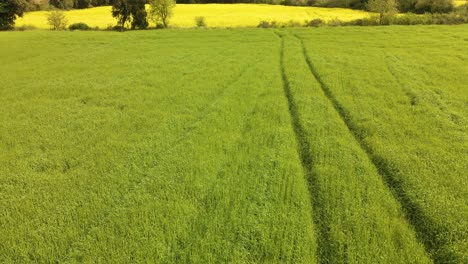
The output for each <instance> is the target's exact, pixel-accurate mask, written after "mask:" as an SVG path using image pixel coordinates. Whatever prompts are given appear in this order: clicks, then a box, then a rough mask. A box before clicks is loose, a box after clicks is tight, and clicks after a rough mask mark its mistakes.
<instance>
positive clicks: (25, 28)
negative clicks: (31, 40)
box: [15, 25, 37, 31]
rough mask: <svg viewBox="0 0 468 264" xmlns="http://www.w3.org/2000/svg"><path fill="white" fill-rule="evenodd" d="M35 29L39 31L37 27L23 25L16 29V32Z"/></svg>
mask: <svg viewBox="0 0 468 264" xmlns="http://www.w3.org/2000/svg"><path fill="white" fill-rule="evenodd" d="M33 29H37V27H36V26H34V25H21V26H19V27H15V30H18V31H25V30H33Z"/></svg>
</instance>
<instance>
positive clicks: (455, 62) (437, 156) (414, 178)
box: [296, 26, 468, 263]
mask: <svg viewBox="0 0 468 264" xmlns="http://www.w3.org/2000/svg"><path fill="white" fill-rule="evenodd" d="M296 32H297V34H298V35H299V36H300V37H301V38H304V43H305V47H306V49H307V56H308V58H309V59H310V61H312V62H313V64H314V67H315V68H316V71H317V72H319V73H320V79H321V81H322V83H323V84H324V85H325V86H326V87H327V89H329V93H330V96H331V97H332V99H333V100H334V101H335V104H336V105H337V106H338V108H339V109H338V112H341V116H342V118H343V119H344V120H346V122H347V123H348V126H349V128H350V129H351V130H352V133H353V134H354V135H355V137H356V138H357V140H358V141H359V142H360V143H361V145H363V149H365V150H366V151H367V152H368V153H369V155H370V157H371V159H372V160H373V161H374V163H375V164H376V166H377V167H378V168H379V171H380V173H381V174H382V176H383V177H384V178H386V179H385V180H386V181H387V185H389V188H390V189H392V190H393V192H394V193H395V196H396V197H397V199H399V200H400V203H401V204H402V206H403V207H404V209H405V211H406V214H407V216H408V218H409V219H410V221H411V222H412V223H413V225H414V226H415V227H416V229H417V231H418V233H419V237H420V239H421V240H422V241H424V243H425V244H426V247H427V249H428V250H429V252H430V253H431V254H432V255H433V257H434V258H435V260H436V262H438V263H464V262H466V261H467V260H468V241H467V238H468V224H467V221H466V219H468V203H467V200H468V195H467V194H468V193H467V192H466V190H467V188H466V187H467V186H466V183H467V180H468V179H467V174H466V172H467V169H468V168H467V160H466V156H467V155H466V154H467V151H468V144H467V141H466V133H467V129H468V123H467V119H466V116H468V115H467V114H468V108H467V106H466V101H467V99H468V97H467V96H468V94H467V93H466V83H468V78H467V75H466V74H462V73H463V72H468V67H467V64H466V60H467V59H468V57H467V56H466V54H465V52H464V51H463V50H464V48H463V47H464V46H466V41H467V40H468V34H467V32H468V31H466V27H465V26H462V27H448V28H445V29H444V30H443V31H442V30H437V29H435V28H434V27H420V28H417V29H416V30H415V29H410V28H405V27H394V28H388V29H384V28H380V29H369V30H367V31H365V32H364V31H359V30H354V29H351V30H348V31H345V30H340V29H337V30H333V31H323V30H319V31H317V32H316V34H315V35H311V34H309V33H308V32H307V31H299V30H298V31H296ZM409 34H411V35H412V36H411V37H402V36H405V35H409ZM338 35H339V36H341V37H340V38H337V37H336V36H338ZM427 35H430V36H431V40H429V39H427V38H425V37H424V36H427ZM317 39H320V41H316V40H317ZM384 43H385V44H384ZM357 46H360V47H365V56H363V55H362V52H361V50H353V49H352V48H351V47H357ZM409 50H411V51H414V52H408V51H409Z"/></svg>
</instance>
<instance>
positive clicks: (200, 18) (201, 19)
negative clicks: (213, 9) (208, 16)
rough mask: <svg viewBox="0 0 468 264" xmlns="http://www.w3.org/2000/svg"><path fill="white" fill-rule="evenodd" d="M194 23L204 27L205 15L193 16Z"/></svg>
mask: <svg viewBox="0 0 468 264" xmlns="http://www.w3.org/2000/svg"><path fill="white" fill-rule="evenodd" d="M195 25H196V26H197V27H199V28H201V27H206V22H205V17H203V16H198V17H195Z"/></svg>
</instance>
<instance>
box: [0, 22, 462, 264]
mask: <svg viewBox="0 0 468 264" xmlns="http://www.w3.org/2000/svg"><path fill="white" fill-rule="evenodd" d="M467 45H468V26H467V25H461V26H412V27H402V26H388V27H351V28H350V27H346V28H331V27H326V28H289V29H211V30H205V29H200V30H196V29H187V30H158V31H132V32H125V33H118V32H110V31H105V32H104V31H101V32H99V31H91V32H51V31H28V32H3V33H0V58H1V62H2V63H1V64H0V234H1V235H0V262H1V263H11V262H14V263H28V262H35V263H50V262H55V263H77V262H79V263H81V262H86V263H89V262H108V263H140V262H149V263H434V262H435V263H467V262H468V222H467V221H466V219H468V141H467V137H468V119H467V117H468V104H467V102H468V90H467V89H468V87H467V83H468V64H467V60H468V53H467V52H466V50H467V48H466V47H467Z"/></svg>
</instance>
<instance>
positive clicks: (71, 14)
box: [16, 4, 369, 29]
mask: <svg viewBox="0 0 468 264" xmlns="http://www.w3.org/2000/svg"><path fill="white" fill-rule="evenodd" d="M111 9H112V8H111V7H110V6H102V7H95V8H87V9H79V10H71V11H67V12H65V15H66V16H67V18H68V20H69V22H70V23H78V22H84V23H86V24H88V25H89V26H92V27H99V28H100V29H106V28H107V27H108V26H109V25H111V26H112V25H116V24H117V20H116V19H115V18H113V17H112V15H111ZM47 13H48V12H47V11H39V12H30V13H26V14H25V15H24V17H22V18H18V20H17V22H16V25H17V26H24V25H32V26H35V27H37V28H39V29H49V28H50V26H49V25H48V24H47ZM199 16H202V17H205V20H206V24H207V26H208V27H222V28H226V27H256V26H257V25H258V24H259V23H260V21H269V22H270V21H276V22H279V23H287V22H289V21H291V20H292V21H295V22H299V23H304V21H305V20H312V19H316V18H320V19H323V20H325V21H328V20H331V19H335V18H339V19H340V20H342V21H350V20H354V19H360V18H366V17H369V13H368V12H364V11H360V10H351V9H344V8H321V7H298V6H281V5H260V4H229V5H227V4H190V5H187V4H178V5H177V6H176V7H175V9H174V17H173V18H172V19H171V20H170V25H171V27H178V28H193V27H195V17H199ZM151 26H154V25H153V24H151Z"/></svg>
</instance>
